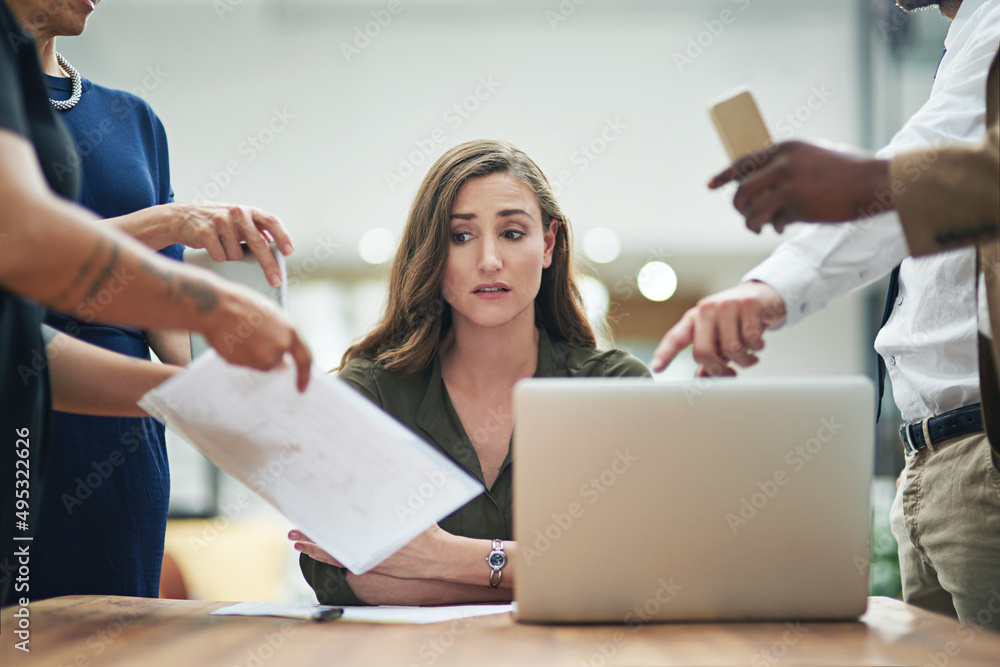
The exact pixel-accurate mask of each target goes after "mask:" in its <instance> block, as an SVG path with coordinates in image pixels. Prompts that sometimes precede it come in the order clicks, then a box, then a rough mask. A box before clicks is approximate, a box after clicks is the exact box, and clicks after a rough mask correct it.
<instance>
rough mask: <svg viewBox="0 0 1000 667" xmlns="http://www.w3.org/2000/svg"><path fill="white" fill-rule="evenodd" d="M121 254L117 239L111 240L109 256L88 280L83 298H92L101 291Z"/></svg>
mask: <svg viewBox="0 0 1000 667" xmlns="http://www.w3.org/2000/svg"><path fill="white" fill-rule="evenodd" d="M120 254H121V248H120V247H119V246H118V242H117V241H112V242H111V257H109V258H108V261H107V262H106V263H105V264H104V267H103V268H102V269H101V270H100V271H99V272H98V274H97V275H96V276H94V279H93V280H92V281H91V282H90V287H88V288H87V295H86V296H85V297H84V298H85V299H93V298H94V297H95V296H97V293H98V292H99V291H101V289H102V288H103V287H104V284H105V283H106V282H107V281H108V280H109V279H110V278H111V275H112V274H113V272H114V270H115V268H116V267H117V265H118V256H119V255H120Z"/></svg>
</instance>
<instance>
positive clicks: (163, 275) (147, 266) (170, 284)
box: [139, 258, 174, 301]
mask: <svg viewBox="0 0 1000 667" xmlns="http://www.w3.org/2000/svg"><path fill="white" fill-rule="evenodd" d="M139 269H140V270H141V271H145V272H146V273H148V274H150V275H152V276H153V277H155V278H159V279H160V281H161V282H162V283H163V284H164V285H166V287H167V300H168V301H169V300H172V299H173V296H174V275H173V274H172V273H171V272H169V271H164V270H163V269H160V268H157V266H156V264H154V263H153V262H150V261H149V260H148V259H145V258H143V260H142V263H141V264H140V265H139Z"/></svg>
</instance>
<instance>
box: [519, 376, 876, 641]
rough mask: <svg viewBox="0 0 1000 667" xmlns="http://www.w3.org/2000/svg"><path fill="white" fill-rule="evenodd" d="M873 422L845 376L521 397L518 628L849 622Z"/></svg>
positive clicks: (547, 386) (561, 386)
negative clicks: (549, 624) (585, 624)
mask: <svg viewBox="0 0 1000 667" xmlns="http://www.w3.org/2000/svg"><path fill="white" fill-rule="evenodd" d="M873 406H874V390H873V387H872V384H871V382H870V381H869V380H868V379H866V378H860V377H858V378H856V377H836V378H811V379H775V380H749V379H742V378H740V379H735V380H712V381H709V380H699V381H694V382H687V383H665V382H664V383H658V382H652V381H649V380H643V379H569V380H567V379H538V380H535V379H529V380H525V381H522V382H521V383H519V384H518V385H517V386H516V388H515V391H514V410H515V412H514V414H515V426H514V439H513V447H514V539H515V540H516V541H517V544H518V551H517V555H516V567H517V579H516V584H515V590H514V599H515V601H516V615H517V617H518V619H519V620H522V621H529V622H566V623H577V622H602V623H608V622H610V623H624V624H626V625H641V624H643V623H646V622H649V621H701V620H704V621H709V620H789V619H831V620H832V619H856V618H858V617H859V616H860V615H861V614H862V613H864V611H865V606H866V598H867V594H868V559H869V531H870V522H871V519H870V509H869V489H870V486H871V478H872V467H873V445H874V408H873Z"/></svg>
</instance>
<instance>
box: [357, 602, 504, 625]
mask: <svg viewBox="0 0 1000 667" xmlns="http://www.w3.org/2000/svg"><path fill="white" fill-rule="evenodd" d="M341 609H343V615H342V616H341V617H340V620H341V621H348V622H350V621H353V622H355V623H416V624H425V623H443V622H444V621H455V620H460V619H463V618H472V617H474V616H492V615H493V614H506V613H507V612H509V611H511V609H512V606H511V605H509V604H464V605H456V606H449V607H342V608H341Z"/></svg>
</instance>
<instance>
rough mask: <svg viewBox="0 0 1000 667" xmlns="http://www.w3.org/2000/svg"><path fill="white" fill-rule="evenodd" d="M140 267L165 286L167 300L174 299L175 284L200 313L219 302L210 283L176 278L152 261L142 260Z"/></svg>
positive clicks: (205, 311) (202, 313) (210, 308)
mask: <svg viewBox="0 0 1000 667" xmlns="http://www.w3.org/2000/svg"><path fill="white" fill-rule="evenodd" d="M141 268H142V270H144V271H146V272H147V273H151V274H152V275H153V276H155V277H157V278H159V279H160V280H161V281H162V282H163V284H164V285H166V286H167V299H168V300H174V298H175V296H176V294H175V292H174V286H175V284H176V286H177V290H178V291H179V292H180V294H182V295H184V296H187V297H188V298H190V299H191V300H192V301H193V302H194V307H195V310H197V311H198V313H199V314H201V315H204V314H205V313H207V312H209V311H210V310H212V309H213V308H215V306H216V305H218V303H219V296H218V295H217V294H216V293H215V290H214V289H212V286H211V285H208V284H205V283H202V282H198V281H195V280H190V279H187V278H180V279H178V278H177V277H176V276H175V275H174V274H173V273H171V272H170V271H164V270H162V269H159V268H157V267H156V265H155V264H153V262H150V261H146V260H143V262H142V265H141Z"/></svg>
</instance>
